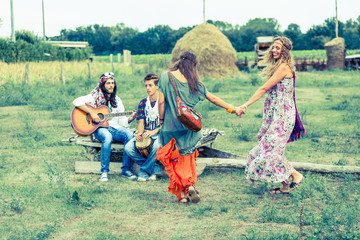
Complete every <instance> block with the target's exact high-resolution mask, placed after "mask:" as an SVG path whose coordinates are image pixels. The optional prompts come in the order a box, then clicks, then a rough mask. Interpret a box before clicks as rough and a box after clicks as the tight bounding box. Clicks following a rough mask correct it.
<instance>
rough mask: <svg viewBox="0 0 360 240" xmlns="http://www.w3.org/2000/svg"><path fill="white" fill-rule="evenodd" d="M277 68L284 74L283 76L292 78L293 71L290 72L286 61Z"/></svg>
mask: <svg viewBox="0 0 360 240" xmlns="http://www.w3.org/2000/svg"><path fill="white" fill-rule="evenodd" d="M278 70H279V71H281V72H282V73H283V74H284V76H285V78H292V77H293V72H292V70H291V68H290V66H289V64H287V63H282V64H280V66H279V68H278Z"/></svg>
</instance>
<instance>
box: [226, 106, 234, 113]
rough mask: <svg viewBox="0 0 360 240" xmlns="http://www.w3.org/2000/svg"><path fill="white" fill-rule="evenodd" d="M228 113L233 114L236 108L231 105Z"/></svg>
mask: <svg viewBox="0 0 360 240" xmlns="http://www.w3.org/2000/svg"><path fill="white" fill-rule="evenodd" d="M226 111H227V112H228V113H233V112H234V106H233V105H230V107H229V108H227V109H226Z"/></svg>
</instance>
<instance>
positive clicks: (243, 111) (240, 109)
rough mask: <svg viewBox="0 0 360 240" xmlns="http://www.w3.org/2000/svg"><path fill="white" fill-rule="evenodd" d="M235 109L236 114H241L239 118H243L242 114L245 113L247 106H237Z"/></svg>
mask: <svg viewBox="0 0 360 240" xmlns="http://www.w3.org/2000/svg"><path fill="white" fill-rule="evenodd" d="M235 111H236V115H237V116H239V118H241V117H242V115H243V114H245V112H246V108H245V107H242V106H240V107H236V108H235Z"/></svg>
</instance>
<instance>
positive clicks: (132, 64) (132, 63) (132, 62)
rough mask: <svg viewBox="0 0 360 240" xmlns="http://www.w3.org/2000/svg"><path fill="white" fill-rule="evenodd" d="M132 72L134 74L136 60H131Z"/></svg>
mask: <svg viewBox="0 0 360 240" xmlns="http://www.w3.org/2000/svg"><path fill="white" fill-rule="evenodd" d="M131 72H132V74H134V61H131Z"/></svg>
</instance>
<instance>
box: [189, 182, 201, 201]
mask: <svg viewBox="0 0 360 240" xmlns="http://www.w3.org/2000/svg"><path fill="white" fill-rule="evenodd" d="M188 194H189V197H190V201H191V202H192V203H198V202H200V196H199V192H198V191H197V190H196V189H195V187H194V186H190V187H189V189H188Z"/></svg>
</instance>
